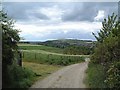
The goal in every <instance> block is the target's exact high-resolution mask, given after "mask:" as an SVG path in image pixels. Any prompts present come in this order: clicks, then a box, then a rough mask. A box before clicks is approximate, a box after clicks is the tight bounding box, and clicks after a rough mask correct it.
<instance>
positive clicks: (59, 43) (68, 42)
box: [38, 39, 94, 48]
mask: <svg viewBox="0 0 120 90" xmlns="http://www.w3.org/2000/svg"><path fill="white" fill-rule="evenodd" d="M38 44H42V45H46V46H52V47H58V48H66V47H67V46H85V47H93V46H94V42H93V41H91V40H77V39H59V40H51V41H46V42H40V43H38Z"/></svg>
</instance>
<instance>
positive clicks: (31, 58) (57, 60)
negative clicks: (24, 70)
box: [22, 52, 85, 65]
mask: <svg viewBox="0 0 120 90" xmlns="http://www.w3.org/2000/svg"><path fill="white" fill-rule="evenodd" d="M22 55H23V61H27V62H36V63H41V64H42V63H46V64H54V65H70V64H74V63H78V62H82V61H84V59H85V57H83V56H62V55H56V54H45V53H38V52H23V54H22Z"/></svg>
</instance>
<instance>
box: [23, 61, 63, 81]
mask: <svg viewBox="0 0 120 90" xmlns="http://www.w3.org/2000/svg"><path fill="white" fill-rule="evenodd" d="M23 67H25V68H27V69H30V70H32V71H33V72H34V73H35V75H36V78H35V79H34V81H33V82H35V81H36V80H38V79H39V80H40V79H43V78H45V77H46V76H48V75H49V74H51V73H53V72H55V71H57V70H59V69H60V68H62V67H63V66H58V65H47V64H38V63H31V62H23Z"/></svg>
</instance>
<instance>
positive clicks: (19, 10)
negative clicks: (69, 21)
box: [3, 2, 51, 21]
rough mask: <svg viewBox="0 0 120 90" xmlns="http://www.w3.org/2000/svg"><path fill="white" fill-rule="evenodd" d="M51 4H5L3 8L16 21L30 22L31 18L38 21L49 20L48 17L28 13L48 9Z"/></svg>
mask: <svg viewBox="0 0 120 90" xmlns="http://www.w3.org/2000/svg"><path fill="white" fill-rule="evenodd" d="M50 5H51V4H45V3H35V2H34V3H33V2H24V3H23V2H4V3H3V8H4V10H5V11H6V12H7V13H8V15H9V16H10V17H12V18H14V19H15V20H20V21H24V20H28V19H29V16H33V17H36V18H38V19H49V18H48V17H47V16H46V15H44V14H42V13H36V12H34V11H33V13H27V11H28V10H33V9H35V8H37V7H43V6H44V7H48V6H50Z"/></svg>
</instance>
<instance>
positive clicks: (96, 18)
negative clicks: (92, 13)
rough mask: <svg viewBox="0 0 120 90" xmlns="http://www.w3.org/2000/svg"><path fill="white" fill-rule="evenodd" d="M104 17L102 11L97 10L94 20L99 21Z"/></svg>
mask: <svg viewBox="0 0 120 90" xmlns="http://www.w3.org/2000/svg"><path fill="white" fill-rule="evenodd" d="M104 17H105V12H104V11H103V10H99V11H98V14H97V16H96V17H95V18H94V20H95V21H99V20H101V19H103V18H104Z"/></svg>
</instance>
